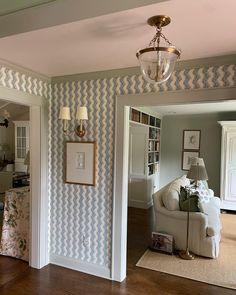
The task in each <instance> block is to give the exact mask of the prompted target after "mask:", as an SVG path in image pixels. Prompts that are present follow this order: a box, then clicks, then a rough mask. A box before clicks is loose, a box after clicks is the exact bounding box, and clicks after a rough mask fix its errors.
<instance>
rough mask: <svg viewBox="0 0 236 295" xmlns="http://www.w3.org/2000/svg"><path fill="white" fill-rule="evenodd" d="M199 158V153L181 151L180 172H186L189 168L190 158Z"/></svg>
mask: <svg viewBox="0 0 236 295" xmlns="http://www.w3.org/2000/svg"><path fill="white" fill-rule="evenodd" d="M199 156H200V152H199V151H183V153H182V170H184V171H188V170H189V169H190V166H191V158H193V157H198V158H199Z"/></svg>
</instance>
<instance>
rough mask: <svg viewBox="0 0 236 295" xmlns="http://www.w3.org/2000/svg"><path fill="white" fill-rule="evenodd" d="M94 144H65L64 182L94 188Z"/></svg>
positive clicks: (75, 142)
mask: <svg viewBox="0 0 236 295" xmlns="http://www.w3.org/2000/svg"><path fill="white" fill-rule="evenodd" d="M95 163H96V142H94V141H87V142H86V141H80V142H77V141H68V142H66V171H65V182H66V183H74V184H83V185H92V186H95V175H96V169H95Z"/></svg>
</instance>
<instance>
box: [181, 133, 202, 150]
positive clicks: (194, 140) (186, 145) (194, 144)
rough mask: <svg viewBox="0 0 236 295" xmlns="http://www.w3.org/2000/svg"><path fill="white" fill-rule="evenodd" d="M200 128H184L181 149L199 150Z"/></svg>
mask: <svg viewBox="0 0 236 295" xmlns="http://www.w3.org/2000/svg"><path fill="white" fill-rule="evenodd" d="M200 135H201V131H200V130H184V140H183V149H184V150H199V149H200Z"/></svg>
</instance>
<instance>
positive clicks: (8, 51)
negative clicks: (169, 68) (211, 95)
mask: <svg viewBox="0 0 236 295" xmlns="http://www.w3.org/2000/svg"><path fill="white" fill-rule="evenodd" d="M235 12H236V1H235V0H198V1H196V0H170V1H166V2H161V3H157V4H153V5H148V6H144V7H139V8H135V9H130V10H126V11H122V12H118V13H112V14H108V15H104V16H99V17H94V18H90V19H85V20H80V21H76V22H72V23H68V24H64V25H58V26H54V27H50V28H46V29H41V30H37V31H31V32H28V33H22V34H18V35H12V36H9V37H4V38H1V39H0V49H1V50H0V58H1V59H3V60H6V61H9V62H11V63H14V64H17V65H19V66H23V67H25V68H28V69H31V70H33V71H36V72H38V73H41V74H44V75H47V76H60V75H69V74H76V73H86V72H94V71H102V70H109V69H118V68H125V67H132V66H137V65H138V62H137V59H136V57H135V53H136V51H137V49H139V48H142V47H144V46H146V45H147V44H148V43H149V41H150V39H151V38H152V37H153V35H154V33H155V30H154V28H151V27H149V26H148V25H146V19H147V18H148V17H150V16H152V15H155V14H167V15H170V16H171V18H172V22H171V24H170V25H169V26H167V27H165V28H163V32H164V34H165V35H166V36H167V38H168V39H170V41H172V43H174V44H175V45H176V46H178V47H179V48H181V49H182V52H183V53H182V57H181V59H182V60H188V59H196V58H203V57H210V56H218V55H226V54H232V53H236V38H235V30H234V28H235V27H236V18H235Z"/></svg>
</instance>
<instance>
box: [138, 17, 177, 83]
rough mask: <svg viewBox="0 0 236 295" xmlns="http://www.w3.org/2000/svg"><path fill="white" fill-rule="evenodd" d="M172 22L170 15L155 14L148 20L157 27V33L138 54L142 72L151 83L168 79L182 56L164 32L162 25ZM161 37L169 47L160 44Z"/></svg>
mask: <svg viewBox="0 0 236 295" xmlns="http://www.w3.org/2000/svg"><path fill="white" fill-rule="evenodd" d="M170 22H171V19H170V17H169V16H166V15H155V16H152V17H150V18H149V19H148V20H147V23H148V24H149V25H150V26H154V27H156V34H155V36H154V37H153V39H152V40H151V41H150V43H149V46H148V47H146V48H144V49H140V50H138V52H137V53H136V56H137V58H138V60H139V63H140V67H141V72H142V74H143V76H144V78H145V80H146V81H148V82H149V83H153V84H160V83H163V82H165V81H167V80H168V79H169V78H170V76H171V74H172V72H173V71H174V67H175V62H176V61H177V59H178V58H179V57H180V53H181V52H180V50H179V49H177V48H176V47H175V46H174V45H173V44H172V43H171V42H170V41H169V40H168V39H167V38H166V37H165V35H164V34H163V33H162V27H164V26H167V25H168V24H169V23H170ZM161 38H162V39H163V40H164V41H165V42H166V43H167V44H168V47H164V46H163V47H162V46H160V41H161Z"/></svg>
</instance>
